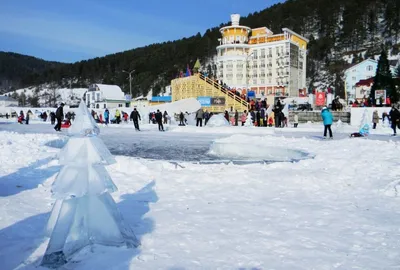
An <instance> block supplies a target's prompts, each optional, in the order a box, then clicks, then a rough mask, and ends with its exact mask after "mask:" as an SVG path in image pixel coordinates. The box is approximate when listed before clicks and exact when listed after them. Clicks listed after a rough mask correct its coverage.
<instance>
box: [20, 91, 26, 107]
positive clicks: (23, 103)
mask: <svg viewBox="0 0 400 270" xmlns="http://www.w3.org/2000/svg"><path fill="white" fill-rule="evenodd" d="M18 105H19V106H22V107H24V106H25V105H26V95H25V93H24V92H22V93H21V95H19V98H18Z"/></svg>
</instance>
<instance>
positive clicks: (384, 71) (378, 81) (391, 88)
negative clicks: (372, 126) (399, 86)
mask: <svg viewBox="0 0 400 270" xmlns="http://www.w3.org/2000/svg"><path fill="white" fill-rule="evenodd" d="M375 90H386V96H388V97H390V99H391V101H392V102H397V101H399V94H398V92H397V90H396V87H395V85H394V81H393V78H392V73H391V72H390V65H389V60H388V59H387V55H386V53H385V52H384V51H382V53H381V56H380V57H379V61H378V68H377V69H376V75H375V78H374V84H373V85H372V88H371V94H370V97H371V98H372V100H373V103H374V104H375V105H376V100H375Z"/></svg>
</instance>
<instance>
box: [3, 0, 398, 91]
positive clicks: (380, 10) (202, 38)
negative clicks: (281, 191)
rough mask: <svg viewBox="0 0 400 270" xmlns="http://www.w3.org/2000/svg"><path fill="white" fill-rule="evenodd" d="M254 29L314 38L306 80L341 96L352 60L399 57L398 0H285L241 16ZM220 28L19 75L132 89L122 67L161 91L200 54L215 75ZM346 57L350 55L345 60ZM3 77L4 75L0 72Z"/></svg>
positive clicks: (144, 86) (143, 85) (141, 86)
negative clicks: (383, 53) (382, 55)
mask: <svg viewBox="0 0 400 270" xmlns="http://www.w3.org/2000/svg"><path fill="white" fill-rule="evenodd" d="M241 24H243V25H247V26H250V27H253V28H255V27H260V26H267V27H269V28H270V29H272V30H273V31H274V32H276V33H279V32H281V29H282V28H283V27H288V28H290V29H292V30H294V31H296V32H298V33H299V34H302V35H304V36H305V37H307V38H309V39H310V44H309V51H308V67H307V78H308V82H309V88H310V89H311V88H315V87H320V88H324V87H328V86H329V87H332V88H334V89H335V90H336V93H337V94H339V95H341V96H343V95H344V87H343V80H342V77H343V70H344V69H345V68H346V67H348V65H349V64H350V63H351V62H358V61H361V60H363V58H365V57H370V56H374V55H378V54H379V53H380V51H381V50H382V48H385V49H387V50H389V52H390V53H391V55H397V54H398V50H399V40H400V30H399V29H400V1H398V0H352V1H348V0H335V1H332V0H319V1H315V0H287V1H286V2H284V3H281V4H276V5H273V6H271V7H269V8H267V9H265V10H262V11H260V12H255V13H253V14H249V15H248V16H247V17H243V18H242V19H241ZM222 26H224V24H221V25H220V26H218V27H214V28H211V29H209V30H207V31H206V32H205V33H204V34H203V35H201V34H200V33H198V34H197V35H195V36H192V37H189V38H184V39H181V40H176V41H172V42H164V43H161V44H153V45H149V46H146V47H142V48H137V49H133V50H129V51H125V52H121V53H116V54H112V55H107V56H105V57H101V58H95V59H90V60H85V61H81V62H77V63H74V64H65V65H57V66H55V67H53V68H51V69H47V70H45V71H44V72H42V73H40V74H30V75H29V76H27V77H23V79H22V78H21V77H20V78H19V79H21V82H22V84H23V85H25V86H27V85H37V84H40V83H48V82H55V83H57V84H58V85H60V86H66V85H67V84H69V82H70V80H71V79H72V80H73V87H86V86H87V85H88V84H90V83H94V82H97V83H109V84H118V85H120V86H121V88H122V89H123V90H124V91H125V92H128V90H129V84H128V80H127V78H126V77H127V76H126V74H125V73H123V72H122V70H132V69H135V70H136V71H135V74H134V79H133V92H134V95H140V94H146V93H147V92H148V91H149V90H150V89H153V93H155V94H156V93H157V92H159V91H160V90H161V88H162V87H164V86H165V85H168V84H169V83H170V80H171V79H172V78H174V77H175V76H176V75H177V74H178V73H179V71H181V70H185V68H186V65H187V64H189V65H191V66H193V65H194V62H195V61H196V59H197V58H200V60H201V61H202V63H205V62H206V63H209V64H208V65H207V66H206V67H205V68H206V69H207V70H208V72H209V73H210V74H215V69H216V66H215V64H213V62H212V60H211V59H212V56H213V55H214V54H215V48H216V46H217V43H218V38H219V37H220V33H219V28H220V27H222ZM344 59H350V60H349V61H344ZM0 75H1V73H0Z"/></svg>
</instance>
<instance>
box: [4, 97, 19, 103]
mask: <svg viewBox="0 0 400 270" xmlns="http://www.w3.org/2000/svg"><path fill="white" fill-rule="evenodd" d="M0 100H1V101H10V102H18V101H16V100H15V99H13V98H10V97H8V96H0Z"/></svg>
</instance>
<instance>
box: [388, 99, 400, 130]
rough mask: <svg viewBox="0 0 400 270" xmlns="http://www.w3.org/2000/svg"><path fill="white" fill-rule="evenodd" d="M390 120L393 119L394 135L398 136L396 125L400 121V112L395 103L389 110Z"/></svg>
mask: <svg viewBox="0 0 400 270" xmlns="http://www.w3.org/2000/svg"><path fill="white" fill-rule="evenodd" d="M389 117H390V121H392V129H393V136H396V134H397V133H396V126H397V125H398V124H399V123H400V112H399V110H397V108H396V107H395V106H394V105H393V106H392V109H391V110H390V112H389Z"/></svg>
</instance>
